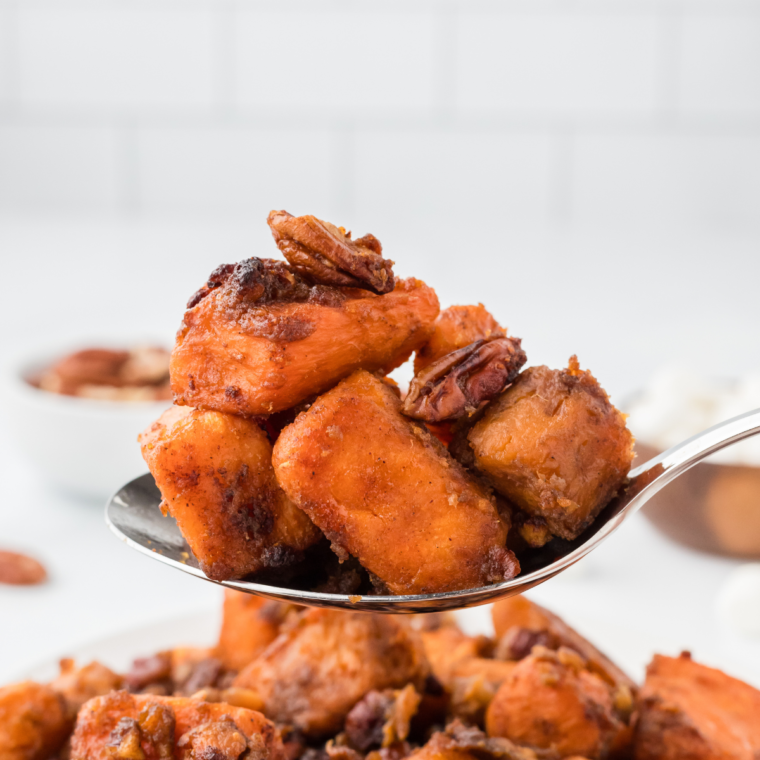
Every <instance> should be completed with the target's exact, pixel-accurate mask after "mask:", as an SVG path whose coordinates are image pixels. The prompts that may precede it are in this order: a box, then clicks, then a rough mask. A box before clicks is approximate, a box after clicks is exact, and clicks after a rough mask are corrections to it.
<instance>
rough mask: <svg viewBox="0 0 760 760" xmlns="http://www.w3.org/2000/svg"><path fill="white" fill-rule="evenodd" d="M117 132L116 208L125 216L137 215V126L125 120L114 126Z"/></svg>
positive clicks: (138, 205) (138, 185)
mask: <svg viewBox="0 0 760 760" xmlns="http://www.w3.org/2000/svg"><path fill="white" fill-rule="evenodd" d="M115 130H116V132H117V148H116V150H117V157H116V170H117V172H118V175H117V208H118V211H119V212H120V213H122V214H124V215H125V216H129V217H135V216H139V215H140V212H141V210H142V204H141V203H140V155H139V153H140V148H139V144H138V143H139V139H138V126H137V124H136V123H135V122H134V121H131V120H125V121H122V122H120V123H119V124H117V125H116V126H115Z"/></svg>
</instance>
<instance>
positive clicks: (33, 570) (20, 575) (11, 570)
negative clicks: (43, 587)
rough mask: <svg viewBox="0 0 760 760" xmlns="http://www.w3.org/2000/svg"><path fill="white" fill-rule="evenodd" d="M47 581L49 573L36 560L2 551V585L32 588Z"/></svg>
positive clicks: (0, 556)
mask: <svg viewBox="0 0 760 760" xmlns="http://www.w3.org/2000/svg"><path fill="white" fill-rule="evenodd" d="M46 579H47V571H46V570H45V568H44V567H43V566H42V565H41V564H40V563H39V562H37V560H36V559H32V557H27V556H26V554H18V553H17V552H6V551H0V583H8V584H11V585H14V586H31V585H34V584H36V583H43V582H44V581H45V580H46Z"/></svg>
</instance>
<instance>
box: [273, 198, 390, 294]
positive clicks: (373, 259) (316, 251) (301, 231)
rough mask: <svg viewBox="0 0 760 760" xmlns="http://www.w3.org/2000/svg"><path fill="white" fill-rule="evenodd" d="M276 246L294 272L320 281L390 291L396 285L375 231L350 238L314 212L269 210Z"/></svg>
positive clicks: (347, 233) (376, 290)
mask: <svg viewBox="0 0 760 760" xmlns="http://www.w3.org/2000/svg"><path fill="white" fill-rule="evenodd" d="M267 222H268V223H269V227H270V229H271V230H272V235H273V237H274V240H275V242H276V243H277V247H278V248H279V249H280V250H281V251H282V254H283V256H285V258H286V259H287V260H288V262H289V263H290V266H291V267H292V268H293V270H294V271H295V272H298V274H300V275H303V276H304V277H307V278H309V279H310V280H312V281H313V282H316V283H321V284H323V285H339V286H340V285H342V286H345V287H351V288H363V289H364V290H371V291H373V292H375V293H390V291H391V290H393V288H394V286H395V279H394V276H393V269H392V267H393V262H392V261H389V260H388V259H384V258H383V257H382V252H383V248H382V246H381V245H380V241H379V240H378V239H377V238H376V237H375V236H374V235H365V236H364V237H362V238H359V239H358V240H351V233H350V232H346V231H345V229H343V227H336V226H335V225H333V224H330V223H329V222H323V221H322V220H320V219H317V218H316V217H315V216H292V215H291V214H289V213H288V212H287V211H272V212H270V214H269V217H268V218H267Z"/></svg>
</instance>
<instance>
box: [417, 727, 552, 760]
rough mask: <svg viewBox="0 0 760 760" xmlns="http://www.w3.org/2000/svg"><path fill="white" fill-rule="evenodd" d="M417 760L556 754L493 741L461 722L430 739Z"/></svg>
mask: <svg viewBox="0 0 760 760" xmlns="http://www.w3.org/2000/svg"><path fill="white" fill-rule="evenodd" d="M410 757H411V758H413V760H538V758H544V759H545V760H550V759H551V760H556V758H558V757H559V756H558V755H556V754H555V753H536V752H534V751H533V750H531V749H527V748H525V747H518V746H517V745H515V744H513V743H512V742H511V741H509V740H508V739H504V738H501V737H489V736H486V735H485V734H484V733H483V732H482V731H480V730H479V729H477V728H474V727H472V726H466V725H464V724H463V723H461V722H460V721H458V720H455V721H453V722H452V723H450V724H449V725H448V726H447V727H446V730H445V731H439V732H437V733H435V734H433V736H432V737H430V741H429V742H428V743H427V744H425V746H424V747H420V748H419V749H418V750H417V751H416V752H414V753H413V754H412V755H410Z"/></svg>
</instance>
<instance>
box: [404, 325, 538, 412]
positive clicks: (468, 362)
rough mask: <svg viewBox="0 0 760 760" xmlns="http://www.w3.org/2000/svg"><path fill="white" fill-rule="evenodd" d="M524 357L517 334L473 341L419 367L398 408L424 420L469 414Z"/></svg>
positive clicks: (493, 394)
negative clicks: (401, 404) (513, 336)
mask: <svg viewBox="0 0 760 760" xmlns="http://www.w3.org/2000/svg"><path fill="white" fill-rule="evenodd" d="M527 360H528V357H527V356H526V354H525V351H523V350H522V348H521V346H520V339H519V338H495V339H492V340H478V341H475V342H474V343H471V344H470V345H469V346H465V347H464V348H460V349H458V350H456V351H452V352H451V353H450V354H447V355H446V356H443V357H442V358H440V359H438V360H437V361H435V362H433V363H432V364H430V365H429V366H427V367H425V368H424V369H422V370H421V371H420V372H419V373H418V374H417V375H416V376H415V377H414V379H413V380H412V382H411V384H410V386H409V393H408V394H407V396H406V398H405V399H404V405H403V409H402V411H403V412H404V414H405V415H406V416H407V417H412V418H413V419H417V420H424V421H425V422H442V421H443V420H456V419H459V418H460V417H464V416H465V415H472V414H474V413H475V412H476V411H477V410H478V407H480V406H481V404H483V403H485V402H488V401H490V400H491V399H494V398H496V396H498V395H499V394H500V393H501V392H502V391H503V390H504V388H506V387H507V385H509V383H511V382H512V380H514V379H515V377H517V373H518V372H519V371H520V369H521V367H522V366H523V365H524V364H525V362H526V361H527Z"/></svg>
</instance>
